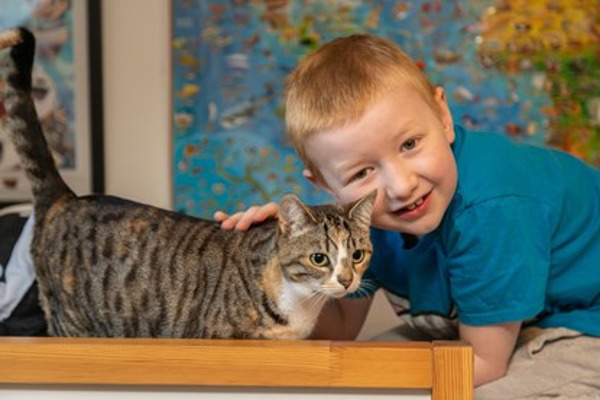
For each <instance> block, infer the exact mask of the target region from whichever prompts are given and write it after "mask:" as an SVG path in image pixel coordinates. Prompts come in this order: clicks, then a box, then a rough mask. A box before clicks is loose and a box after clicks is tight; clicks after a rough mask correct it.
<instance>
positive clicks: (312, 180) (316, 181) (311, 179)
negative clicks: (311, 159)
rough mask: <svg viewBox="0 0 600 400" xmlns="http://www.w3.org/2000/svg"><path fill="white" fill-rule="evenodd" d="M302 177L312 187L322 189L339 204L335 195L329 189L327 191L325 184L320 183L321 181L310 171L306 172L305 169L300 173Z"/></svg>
mask: <svg viewBox="0 0 600 400" xmlns="http://www.w3.org/2000/svg"><path fill="white" fill-rule="evenodd" d="M302 175H303V176H304V177H305V178H306V180H308V181H309V182H310V183H312V184H313V185H315V186H316V187H318V188H321V189H323V190H324V191H326V192H327V193H329V194H330V195H331V196H333V198H334V199H335V201H337V202H338V203H339V199H338V197H337V196H336V195H335V193H334V192H333V191H332V190H331V189H329V187H328V186H327V185H326V184H325V182H322V180H320V179H318V178H317V177H316V176H315V175H314V174H313V173H312V172H311V171H310V170H308V169H306V168H305V169H304V170H303V171H302Z"/></svg>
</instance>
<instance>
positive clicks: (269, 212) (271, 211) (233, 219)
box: [213, 203, 279, 231]
mask: <svg viewBox="0 0 600 400" xmlns="http://www.w3.org/2000/svg"><path fill="white" fill-rule="evenodd" d="M278 211H279V206H278V205H277V203H267V204H265V205H263V206H252V207H250V208H248V209H247V210H246V211H240V212H237V213H235V214H231V215H229V214H226V213H224V212H222V211H217V212H215V213H214V215H213V218H214V220H215V221H217V222H220V223H221V228H222V229H227V230H231V229H236V230H238V231H245V230H248V228H250V226H251V225H253V224H255V223H258V222H263V221H264V220H266V219H269V218H276V217H277V213H278Z"/></svg>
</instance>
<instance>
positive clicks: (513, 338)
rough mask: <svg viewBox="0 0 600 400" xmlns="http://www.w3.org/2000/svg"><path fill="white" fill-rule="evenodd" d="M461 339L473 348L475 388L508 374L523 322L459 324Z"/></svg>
mask: <svg viewBox="0 0 600 400" xmlns="http://www.w3.org/2000/svg"><path fill="white" fill-rule="evenodd" d="M458 329H459V333H460V338H461V340H464V341H465V342H467V343H469V344H470V345H471V346H473V351H474V353H475V373H474V381H475V386H476V387H477V386H481V385H483V384H485V383H488V382H492V381H495V380H497V379H499V378H501V377H503V376H504V375H505V374H506V369H507V368H508V361H509V360H510V357H511V356H512V353H513V351H514V349H515V345H516V342H517V337H518V335H519V331H520V329H521V322H508V323H503V324H496V325H484V326H473V325H465V324H462V323H459V325H458Z"/></svg>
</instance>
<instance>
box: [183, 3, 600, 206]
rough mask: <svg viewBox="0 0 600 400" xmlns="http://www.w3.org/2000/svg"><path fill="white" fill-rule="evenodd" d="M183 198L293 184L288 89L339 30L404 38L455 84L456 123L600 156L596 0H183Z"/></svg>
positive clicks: (269, 196) (311, 197)
mask: <svg viewBox="0 0 600 400" xmlns="http://www.w3.org/2000/svg"><path fill="white" fill-rule="evenodd" d="M171 4H172V53H171V54H172V65H173V68H172V71H173V77H172V83H173V85H172V99H173V101H172V107H173V122H172V127H173V139H172V140H173V146H172V148H173V156H172V159H173V166H172V168H173V204H174V207H175V208H176V209H178V210H180V211H183V212H186V213H189V214H193V215H198V216H204V217H207V218H211V216H212V213H213V212H214V210H215V209H221V210H224V211H228V212H232V211H237V210H241V209H245V208H247V207H248V206H250V205H252V204H256V203H258V204H262V203H265V202H267V201H277V200H278V199H279V198H280V196H281V195H282V194H283V193H285V192H294V193H296V194H298V195H299V196H300V197H301V198H302V199H303V200H305V201H307V202H309V203H317V202H321V201H325V200H327V199H328V197H326V196H325V195H324V194H323V193H321V192H318V191H317V190H316V189H315V188H314V187H313V186H312V185H310V184H309V183H308V182H307V181H306V180H305V179H304V178H303V176H302V165H301V164H300V163H299V161H298V160H297V158H296V157H295V153H294V151H293V150H292V148H291V145H290V143H289V141H288V139H287V137H286V135H285V134H284V130H285V128H284V124H283V118H282V115H283V102H282V90H283V87H284V80H285V78H286V76H287V75H288V74H289V73H290V71H291V70H292V69H293V68H294V67H295V65H296V64H297V62H298V61H299V60H300V59H301V58H302V57H304V56H305V55H306V54H308V53H310V52H311V51H313V50H314V49H315V48H317V47H319V46H320V45H322V44H324V43H326V42H328V41H330V40H332V39H334V38H336V37H339V36H346V35H350V34H352V33H357V32H368V33H373V34H376V35H379V36H383V37H386V38H388V39H390V40H393V41H394V42H396V43H398V44H399V45H400V47H402V48H403V49H404V50H405V51H406V52H407V53H408V54H409V55H410V56H411V57H412V58H413V60H415V62H416V64H417V65H418V66H419V67H420V68H421V69H422V70H423V71H424V72H425V74H426V75H427V76H428V77H429V79H430V80H431V81H432V82H434V83H436V84H439V85H441V86H443V87H444V88H445V91H446V95H447V99H448V102H449V103H450V108H451V110H452V114H453V117H454V121H455V122H456V123H459V124H461V125H463V126H466V127H468V128H471V129H478V130H489V131H493V132H498V133H499V134H504V135H507V136H509V137H511V138H512V139H514V140H516V141H521V142H526V143H531V144H535V145H540V146H552V147H557V148H560V149H563V150H565V151H568V152H570V153H572V154H575V155H576V156H578V157H580V158H581V159H583V160H585V161H587V162H589V163H591V164H593V165H596V166H600V68H599V66H600V56H599V54H600V53H598V48H599V45H600V41H599V40H598V35H597V32H598V18H597V15H598V12H597V9H598V0H581V1H578V2H577V5H574V4H572V3H570V2H568V1H550V2H544V1H540V2H522V1H492V2H485V1H478V0H456V1H438V0H436V1H431V0H410V1H370V0H356V1H329V0H311V1H306V0H283V1H282V0H264V1H248V0H212V1H210V2H207V1H204V0H172V2H171Z"/></svg>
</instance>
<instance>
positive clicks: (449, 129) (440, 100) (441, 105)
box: [434, 86, 454, 143]
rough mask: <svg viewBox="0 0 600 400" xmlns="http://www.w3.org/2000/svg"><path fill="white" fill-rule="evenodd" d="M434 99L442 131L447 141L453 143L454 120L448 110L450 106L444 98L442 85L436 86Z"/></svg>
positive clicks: (444, 92)
mask: <svg viewBox="0 0 600 400" xmlns="http://www.w3.org/2000/svg"><path fill="white" fill-rule="evenodd" d="M434 99H435V102H436V103H437V106H438V110H439V113H440V120H441V121H442V126H443V128H444V132H445V133H446V138H447V139H448V142H449V143H453V142H454V122H453V120H452V113H451V112H450V107H448V101H447V100H446V91H445V90H444V88H443V87H441V86H437V87H436V88H435V94H434Z"/></svg>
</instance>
